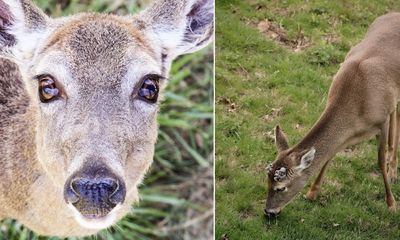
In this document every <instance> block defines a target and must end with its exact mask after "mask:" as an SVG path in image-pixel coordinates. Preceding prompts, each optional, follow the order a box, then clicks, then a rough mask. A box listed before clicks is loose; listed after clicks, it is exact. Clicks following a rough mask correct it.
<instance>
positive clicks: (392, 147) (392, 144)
mask: <svg viewBox="0 0 400 240" xmlns="http://www.w3.org/2000/svg"><path fill="white" fill-rule="evenodd" d="M399 130H400V111H399V109H398V108H396V110H395V111H394V112H393V113H392V114H391V115H390V127H389V156H388V157H389V158H388V169H387V170H388V177H389V181H390V182H391V183H394V182H395V181H396V180H397V149H398V146H399V137H400V132H399Z"/></svg>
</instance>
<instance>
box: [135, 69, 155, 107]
mask: <svg viewBox="0 0 400 240" xmlns="http://www.w3.org/2000/svg"><path fill="white" fill-rule="evenodd" d="M158 83H159V77H158V76H154V75H150V76H146V77H145V79H144V81H143V83H142V86H141V87H140V89H139V93H138V95H139V97H140V98H142V99H144V100H146V101H148V102H151V103H155V102H157V99H158V93H159V86H158V85H159V84H158Z"/></svg>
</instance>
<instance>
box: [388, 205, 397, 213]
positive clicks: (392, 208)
mask: <svg viewBox="0 0 400 240" xmlns="http://www.w3.org/2000/svg"><path fill="white" fill-rule="evenodd" d="M388 208H389V211H390V212H393V213H395V212H396V210H397V209H396V204H393V205H392V206H388Z"/></svg>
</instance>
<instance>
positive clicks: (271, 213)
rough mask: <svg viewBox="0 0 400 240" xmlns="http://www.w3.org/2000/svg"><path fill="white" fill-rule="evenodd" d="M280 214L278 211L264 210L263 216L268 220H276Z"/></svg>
mask: <svg viewBox="0 0 400 240" xmlns="http://www.w3.org/2000/svg"><path fill="white" fill-rule="evenodd" d="M280 213H281V211H280V210H275V209H271V210H269V209H264V215H265V217H267V218H268V219H272V218H276V217H277V216H278V215H279V214H280Z"/></svg>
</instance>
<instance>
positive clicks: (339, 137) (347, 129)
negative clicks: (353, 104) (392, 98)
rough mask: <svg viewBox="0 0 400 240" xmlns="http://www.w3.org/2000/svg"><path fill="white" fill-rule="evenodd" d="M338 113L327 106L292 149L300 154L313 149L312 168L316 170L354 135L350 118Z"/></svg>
mask: <svg viewBox="0 0 400 240" xmlns="http://www.w3.org/2000/svg"><path fill="white" fill-rule="evenodd" d="M338 111H340V109H339V108H336V107H331V106H328V107H327V108H326V109H325V111H324V112H323V114H322V115H321V117H320V119H319V120H318V121H317V123H316V124H315V125H314V126H313V127H312V129H311V130H310V131H309V132H308V134H307V135H306V136H305V137H304V138H303V139H302V140H301V141H300V143H299V144H297V145H296V146H295V147H294V148H293V151H298V152H301V151H304V150H305V149H310V148H312V147H314V148H315V149H316V156H315V160H314V162H315V164H314V165H315V166H314V167H315V168H317V169H320V168H322V166H323V165H325V163H326V162H327V161H328V160H330V159H331V158H332V157H334V155H335V154H336V153H337V152H339V151H340V150H342V149H343V148H345V147H346V146H347V145H348V143H349V140H350V139H351V138H352V136H354V135H356V130H355V128H354V126H353V125H352V124H351V117H350V116H349V115H347V114H343V113H340V112H338Z"/></svg>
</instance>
